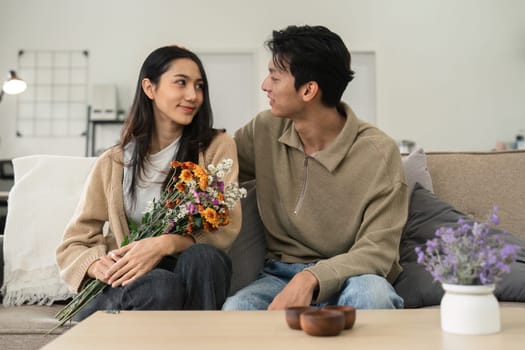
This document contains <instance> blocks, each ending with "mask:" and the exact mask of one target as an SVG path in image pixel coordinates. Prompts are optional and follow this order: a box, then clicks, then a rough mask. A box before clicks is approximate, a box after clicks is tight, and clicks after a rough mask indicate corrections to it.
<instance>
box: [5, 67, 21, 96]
mask: <svg viewBox="0 0 525 350" xmlns="http://www.w3.org/2000/svg"><path fill="white" fill-rule="evenodd" d="M26 88H27V84H26V82H25V81H23V80H22V79H20V78H19V77H18V76H17V75H16V72H15V71H14V70H10V71H9V74H8V76H7V80H6V81H5V82H4V85H3V86H2V91H4V92H5V93H6V94H8V95H16V94H19V93H21V92H24V91H25V89H26Z"/></svg>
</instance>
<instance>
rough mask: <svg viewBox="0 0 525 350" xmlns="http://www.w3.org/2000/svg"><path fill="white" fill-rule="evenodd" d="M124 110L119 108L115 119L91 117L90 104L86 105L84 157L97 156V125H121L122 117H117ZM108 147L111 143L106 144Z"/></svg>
mask: <svg viewBox="0 0 525 350" xmlns="http://www.w3.org/2000/svg"><path fill="white" fill-rule="evenodd" d="M123 114H124V111H122V110H119V111H118V112H117V119H92V118H91V106H88V118H87V127H86V150H85V151H86V157H92V156H97V155H98V154H97V152H96V151H97V150H96V146H97V126H100V127H103V126H105V125H122V124H123V123H124V120H123V119H119V118H118V117H119V116H122V115H123ZM107 146H108V147H110V146H112V145H107Z"/></svg>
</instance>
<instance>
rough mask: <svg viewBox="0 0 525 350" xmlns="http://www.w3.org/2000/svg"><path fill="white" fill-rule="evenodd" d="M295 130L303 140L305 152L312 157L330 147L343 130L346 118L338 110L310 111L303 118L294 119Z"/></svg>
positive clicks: (316, 109)
mask: <svg viewBox="0 0 525 350" xmlns="http://www.w3.org/2000/svg"><path fill="white" fill-rule="evenodd" d="M293 121H294V128H295V130H296V131H297V134H299V137H300V138H301V142H302V144H303V149H304V152H305V153H306V154H308V155H311V154H313V153H315V152H319V151H321V150H323V149H325V148H326V147H328V145H330V144H331V143H332V142H333V141H334V140H335V138H336V137H337V135H339V133H340V132H341V130H343V127H344V125H345V122H346V117H345V116H344V115H342V114H341V113H339V111H338V110H337V108H335V107H332V108H329V107H324V106H322V107H320V108H315V109H309V110H308V111H307V112H306V113H305V114H304V115H302V116H301V118H294V119H293Z"/></svg>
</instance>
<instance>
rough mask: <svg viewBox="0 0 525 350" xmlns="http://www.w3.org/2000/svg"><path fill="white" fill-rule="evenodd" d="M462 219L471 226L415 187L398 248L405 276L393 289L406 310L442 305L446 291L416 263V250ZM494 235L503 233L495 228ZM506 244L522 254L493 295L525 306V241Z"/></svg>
mask: <svg viewBox="0 0 525 350" xmlns="http://www.w3.org/2000/svg"><path fill="white" fill-rule="evenodd" d="M459 218H464V219H465V220H466V221H467V222H470V223H472V220H471V219H470V218H468V217H466V216H465V215H464V214H463V213H461V212H459V211H458V210H456V209H455V208H454V207H453V206H452V205H450V204H448V203H446V202H444V201H442V200H440V199H439V198H438V197H437V196H436V195H435V194H433V193H432V192H430V191H428V190H427V189H425V188H423V187H422V186H421V185H419V183H416V185H415V187H414V191H413V192H412V196H411V200H410V208H409V213H408V219H407V223H406V225H405V228H404V230H403V235H402V237H401V244H400V248H399V253H400V263H401V266H402V267H403V272H402V273H401V275H400V276H399V277H398V279H397V280H396V281H395V282H394V288H395V289H396V291H397V293H398V294H399V295H400V296H401V297H402V298H403V299H404V300H405V307H406V308H415V307H422V306H432V305H439V303H440V302H441V297H442V296H443V289H442V288H441V285H440V283H438V282H434V281H433V278H432V276H431V275H430V273H429V272H427V271H426V270H425V267H424V266H423V265H421V264H418V263H417V262H416V260H417V256H416V254H415V252H414V248H415V247H417V246H422V245H424V244H425V242H426V241H427V240H429V239H432V238H434V233H435V231H436V230H437V229H438V228H439V227H441V226H443V225H447V226H453V225H455V224H456V223H457V221H458V219H459ZM502 224H503V225H504V223H502ZM491 232H493V233H501V231H500V230H497V229H494V228H493V229H491ZM507 240H508V241H510V242H512V243H514V244H517V245H520V246H521V247H522V251H521V253H520V255H519V257H518V261H516V262H515V263H514V264H512V265H511V273H510V274H507V275H505V276H504V277H503V280H502V281H501V282H500V283H499V284H498V285H497V286H496V290H495V292H494V293H495V295H496V297H497V298H498V300H500V301H520V302H525V241H523V240H521V239H520V238H518V237H516V236H514V235H509V236H507Z"/></svg>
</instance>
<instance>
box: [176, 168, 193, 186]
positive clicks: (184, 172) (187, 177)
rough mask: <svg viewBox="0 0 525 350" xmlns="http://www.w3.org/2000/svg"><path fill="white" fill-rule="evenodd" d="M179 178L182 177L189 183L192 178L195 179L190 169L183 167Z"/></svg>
mask: <svg viewBox="0 0 525 350" xmlns="http://www.w3.org/2000/svg"><path fill="white" fill-rule="evenodd" d="M179 179H181V180H182V181H183V182H185V183H188V182H190V181H191V180H193V174H192V173H191V171H189V170H188V169H183V170H182V171H181V172H180V175H179Z"/></svg>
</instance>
